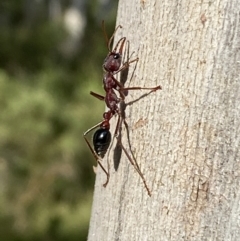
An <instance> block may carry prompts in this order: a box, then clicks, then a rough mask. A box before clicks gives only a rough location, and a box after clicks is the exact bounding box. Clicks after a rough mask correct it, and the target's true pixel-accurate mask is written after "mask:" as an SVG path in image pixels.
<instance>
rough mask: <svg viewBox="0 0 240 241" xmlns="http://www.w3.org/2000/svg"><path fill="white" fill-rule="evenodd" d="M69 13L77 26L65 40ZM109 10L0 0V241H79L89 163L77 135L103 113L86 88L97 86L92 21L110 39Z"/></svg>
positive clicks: (100, 49)
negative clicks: (76, 18) (78, 17)
mask: <svg viewBox="0 0 240 241" xmlns="http://www.w3.org/2000/svg"><path fill="white" fill-rule="evenodd" d="M76 2H81V4H80V5H81V6H75V5H74V3H75V4H76ZM110 3H111V4H110ZM56 9H57V10H58V11H55V10H56ZM69 9H71V10H74V9H75V10H76V11H77V12H78V13H81V14H82V15H81V16H82V17H83V20H85V23H86V25H83V27H82V28H81V29H80V28H79V29H80V30H81V31H79V34H78V35H79V36H77V38H76V39H77V40H76V39H75V40H74V41H75V42H74V44H73V45H71V34H70V32H69V29H68V28H67V27H66V26H67V25H66V24H65V22H64V21H65V19H64V16H65V15H64V14H66V12H67V11H68V10H69ZM116 9H117V1H111V2H110V1H109V3H106V2H105V5H103V4H100V3H99V2H98V1H96V0H95V1H94V0H91V1H60V0H59V1H57V0H54V1H53V0H52V1H28V0H18V1H12V0H10V1H7V0H6V1H1V3H0V33H1V34H0V46H1V47H0V111H1V114H0V209H1V212H0V240H9V241H12V240H17V241H23V240H31V241H34V240H45V241H46V240H48V241H51V240H69V241H71V240H78V241H79V240H86V237H87V231H88V223H89V216H90V209H91V203H92V190H93V186H94V179H95V174H94V173H93V171H92V166H93V165H95V163H94V159H93V157H92V155H91V153H90V151H89V150H88V148H87V146H86V144H85V142H84V140H83V137H82V134H83V132H84V131H85V130H87V129H88V128H90V127H91V126H92V125H94V124H96V123H97V122H99V121H100V120H101V119H102V113H103V111H104V103H101V102H100V101H99V100H97V99H95V98H93V97H92V96H90V95H89V91H90V90H93V91H95V92H97V93H102V92H103V91H102V88H101V85H102V83H101V79H102V67H101V66H102V63H103V60H104V58H105V56H106V54H107V49H106V44H105V42H104V36H103V33H102V29H101V20H102V19H105V21H106V25H107V31H108V33H109V35H110V34H111V33H112V31H113V29H114V26H115V15H116ZM56 12H57V14H56ZM73 12H74V11H73ZM80 22H81V21H80ZM83 22H84V21H83ZM80 33H81V34H80ZM75 37H76V36H75ZM69 43H70V44H69ZM69 46H71V48H70V47H69Z"/></svg>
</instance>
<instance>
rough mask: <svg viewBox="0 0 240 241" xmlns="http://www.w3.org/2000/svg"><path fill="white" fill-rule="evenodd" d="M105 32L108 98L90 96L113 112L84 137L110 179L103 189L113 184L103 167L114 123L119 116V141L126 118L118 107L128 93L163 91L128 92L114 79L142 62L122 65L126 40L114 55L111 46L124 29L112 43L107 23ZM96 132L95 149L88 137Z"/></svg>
mask: <svg viewBox="0 0 240 241" xmlns="http://www.w3.org/2000/svg"><path fill="white" fill-rule="evenodd" d="M102 28H103V32H104V36H105V40H106V43H107V48H108V51H109V53H108V55H107V57H106V58H105V60H104V63H103V70H104V76H103V87H104V90H105V92H106V94H105V96H102V95H99V94H97V93H95V92H92V91H91V92H90V94H91V95H92V96H94V97H96V98H97V99H99V100H104V101H105V103H106V106H107V107H108V108H109V110H108V111H106V112H104V113H103V120H102V121H101V122H99V123H98V124H96V125H95V126H93V127H91V128H90V129H88V130H87V131H86V132H85V133H84V134H83V136H84V139H85V141H86V143H87V145H88V147H89V149H90V150H91V152H92V154H93V156H94V158H95V159H96V161H97V163H98V164H99V166H100V167H101V168H102V170H103V171H104V172H105V174H106V176H107V180H106V182H105V183H104V184H103V186H104V187H106V186H107V184H108V182H109V172H108V171H106V169H105V168H104V167H103V165H102V163H101V160H102V158H103V157H104V156H105V154H106V152H107V150H108V148H109V146H110V143H111V140H112V136H111V132H110V119H111V118H112V117H113V116H114V115H118V121H117V125H116V129H115V132H114V136H115V137H117V136H118V132H119V129H120V126H121V124H122V121H123V118H122V116H121V111H120V109H119V107H118V104H119V103H120V102H124V100H125V96H126V92H127V91H128V90H140V89H147V90H150V93H151V92H154V91H156V90H159V89H161V86H160V85H159V86H156V87H153V88H145V87H128V88H125V87H124V86H123V84H121V83H120V82H119V81H117V79H116V78H115V77H114V75H116V74H117V73H119V72H121V71H123V70H124V69H126V68H128V67H129V65H130V64H131V63H133V62H136V61H138V58H135V59H133V60H131V61H130V60H129V59H128V60H127V62H125V63H123V64H122V53H123V48H124V45H125V42H126V37H122V38H121V39H120V40H119V41H118V42H117V44H116V46H115V47H114V49H113V50H112V51H111V43H112V41H113V38H114V35H115V33H116V31H117V30H118V29H119V28H122V26H121V25H118V26H117V28H116V29H115V31H114V32H113V34H112V36H111V38H110V39H108V37H107V34H106V30H105V26H104V22H102ZM119 46H120V47H119ZM118 47H119V50H118ZM121 65H122V66H121ZM115 91H117V92H118V93H119V96H120V98H119V97H118V96H117V95H116V93H115ZM124 123H125V120H124ZM96 128H99V129H98V130H97V131H96V132H95V133H94V135H93V147H92V145H91V144H90V142H89V141H88V139H87V137H86V135H87V134H88V133H89V132H91V131H92V130H94V129H96ZM118 144H119V145H120V147H121V148H122V150H123V151H124V153H125V154H126V156H127V158H128V160H129V161H130V163H131V164H132V165H133V166H134V168H135V170H136V171H137V172H138V174H139V175H140V177H141V179H142V181H143V184H144V186H145V188H146V190H147V192H148V195H149V196H151V192H150V190H149V187H148V186H147V183H146V180H145V178H144V176H143V174H142V172H141V170H140V168H139V166H138V164H137V163H136V161H133V159H132V158H131V156H130V155H129V154H128V152H127V150H126V149H125V147H124V146H123V144H122V143H121V141H119V139H118Z"/></svg>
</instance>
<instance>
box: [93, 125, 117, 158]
mask: <svg viewBox="0 0 240 241" xmlns="http://www.w3.org/2000/svg"><path fill="white" fill-rule="evenodd" d="M111 139H112V137H111V133H110V131H109V130H108V129H98V130H97V131H96V132H95V133H94V135H93V146H94V151H95V152H96V153H97V154H98V155H99V156H100V157H101V158H103V157H104V155H105V154H106V152H107V149H108V147H109V145H110V143H111Z"/></svg>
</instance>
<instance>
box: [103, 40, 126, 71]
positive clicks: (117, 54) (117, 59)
mask: <svg viewBox="0 0 240 241" xmlns="http://www.w3.org/2000/svg"><path fill="white" fill-rule="evenodd" d="M125 41H126V38H125V37H123V38H121V39H120V40H119V41H118V42H117V44H116V46H115V48H114V49H113V51H110V50H109V54H108V55H107V57H106V58H105V60H104V63H103V68H104V70H105V71H107V72H115V71H117V70H119V68H120V66H121V62H122V52H123V47H124V44H125ZM119 45H120V47H119V50H118V51H117V49H118V46H119ZM108 47H109V46H108Z"/></svg>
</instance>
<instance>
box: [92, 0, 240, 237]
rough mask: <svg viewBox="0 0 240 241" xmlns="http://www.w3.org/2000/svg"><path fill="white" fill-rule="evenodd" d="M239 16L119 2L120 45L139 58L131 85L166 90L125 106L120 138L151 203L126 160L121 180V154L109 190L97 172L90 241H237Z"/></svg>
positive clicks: (228, 7) (234, 7) (190, 4)
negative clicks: (133, 159)
mask: <svg viewBox="0 0 240 241" xmlns="http://www.w3.org/2000/svg"><path fill="white" fill-rule="evenodd" d="M239 16H240V4H239V1H238V0H232V1H231V0H230V1H227V0H225V1H223V0H222V1H212V2H208V1H207V2H204V1H191V0H185V1H160V0H144V1H142V0H132V1H129V0H120V1H119V9H118V17H117V24H121V25H122V26H123V28H122V29H121V30H119V31H118V33H117V36H116V39H115V40H118V39H119V38H120V37H123V36H125V37H126V38H127V39H128V40H129V41H130V52H133V51H135V53H134V54H133V57H134V56H138V57H139V62H138V64H137V66H136V69H135V71H134V73H133V78H132V80H131V81H130V75H129V76H128V78H129V79H128V81H127V83H126V85H130V86H146V87H147V86H156V85H159V84H160V85H162V88H163V90H160V91H157V92H156V93H152V94H150V95H148V96H146V97H144V98H141V99H139V100H138V101H135V102H134V103H132V104H131V105H128V106H127V108H126V121H127V123H128V125H129V140H128V138H127V135H126V130H125V128H124V126H123V130H122V136H123V143H124V146H125V147H126V149H129V142H130V144H131V147H132V150H133V152H134V154H135V157H136V160H137V161H138V164H139V166H140V168H141V170H142V172H143V174H144V177H145V179H146V181H147V184H148V186H149V188H150V189H151V192H152V197H149V196H148V195H147V192H146V190H145V189H144V186H143V183H142V181H141V179H140V177H139V175H138V174H137V173H136V171H135V170H134V168H133V167H132V166H131V164H130V162H129V161H128V159H127V158H126V156H125V155H124V153H122V155H121V156H120V158H119V159H120V163H119V166H118V169H117V171H116V170H114V164H113V163H114V160H115V159H116V158H114V157H113V150H114V147H115V144H113V147H112V148H111V152H110V153H109V155H107V156H106V157H107V158H105V159H104V162H103V164H104V165H105V166H106V165H107V160H108V161H109V163H110V166H111V169H110V175H111V176H110V182H109V184H108V186H107V187H106V188H103V187H102V184H103V183H104V181H105V174H104V173H103V172H102V171H101V170H100V169H98V170H97V176H96V185H95V193H94V203H93V209H92V217H91V223H90V230H89V237H88V240H89V241H96V240H99V241H113V240H121V241H133V240H137V241H143V240H144V241H145V240H146V241H151V240H157V241H159V240H176V241H179V240H199V241H202V240H239V237H240V222H239V217H240V205H239V204H240V201H239V200H240V166H239V165H240V151H239V148H240V19H239ZM106 54H107V50H106ZM133 66H134V65H133ZM133 66H132V65H131V67H130V72H131V71H133ZM144 93H146V91H131V92H129V94H128V96H127V97H126V103H129V102H131V101H134V100H137V99H138V98H139V97H141V96H142V95H143V94H144ZM111 124H112V126H113V128H114V126H115V124H114V121H113V122H111ZM115 161H116V160H115Z"/></svg>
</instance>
